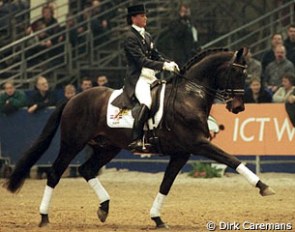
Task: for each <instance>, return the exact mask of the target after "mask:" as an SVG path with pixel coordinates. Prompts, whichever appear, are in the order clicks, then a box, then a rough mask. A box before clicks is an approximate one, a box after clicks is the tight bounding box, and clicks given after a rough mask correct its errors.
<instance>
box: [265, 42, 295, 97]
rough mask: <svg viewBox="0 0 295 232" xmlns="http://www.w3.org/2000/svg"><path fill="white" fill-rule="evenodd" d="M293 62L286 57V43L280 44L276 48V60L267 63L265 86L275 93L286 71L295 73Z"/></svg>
mask: <svg viewBox="0 0 295 232" xmlns="http://www.w3.org/2000/svg"><path fill="white" fill-rule="evenodd" d="M294 72H295V68H294V65H293V63H292V62H291V61H290V60H288V59H287V58H286V49H285V47H284V45H278V46H276V48H275V60H274V61H273V62H271V63H270V64H269V65H267V67H266V69H265V72H264V74H263V78H264V83H265V86H266V87H267V88H268V89H270V90H271V91H272V93H275V92H276V91H277V89H278V88H279V86H280V85H281V82H282V81H281V77H282V76H283V75H284V74H285V73H294Z"/></svg>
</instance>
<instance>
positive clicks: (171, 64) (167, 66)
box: [163, 61, 180, 72]
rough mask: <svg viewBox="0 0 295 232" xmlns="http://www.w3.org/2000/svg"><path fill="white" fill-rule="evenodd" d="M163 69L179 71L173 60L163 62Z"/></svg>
mask: <svg viewBox="0 0 295 232" xmlns="http://www.w3.org/2000/svg"><path fill="white" fill-rule="evenodd" d="M163 70H166V71H169V72H179V71H180V70H179V67H178V65H177V64H176V63H175V62H174V61H171V62H164V65H163Z"/></svg>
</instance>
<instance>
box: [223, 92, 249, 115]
mask: <svg viewBox="0 0 295 232" xmlns="http://www.w3.org/2000/svg"><path fill="white" fill-rule="evenodd" d="M226 108H227V109H228V110H229V111H230V112H232V113H234V114H237V113H239V112H242V111H244V110H245V105H244V100H243V96H240V95H238V96H234V97H233V98H232V100H231V101H228V102H227V103H226Z"/></svg>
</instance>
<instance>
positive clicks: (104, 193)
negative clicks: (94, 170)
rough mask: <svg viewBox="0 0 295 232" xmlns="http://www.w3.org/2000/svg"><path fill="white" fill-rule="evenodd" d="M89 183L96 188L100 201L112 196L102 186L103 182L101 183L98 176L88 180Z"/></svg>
mask: <svg viewBox="0 0 295 232" xmlns="http://www.w3.org/2000/svg"><path fill="white" fill-rule="evenodd" d="M88 184H89V185H90V187H91V188H92V189H93V190H94V192H95V193H96V195H97V197H98V199H99V201H100V202H104V201H107V200H110V196H109V194H108V192H107V191H106V190H105V188H104V187H103V186H102V184H101V183H100V181H99V179H98V178H92V179H90V180H89V181H88Z"/></svg>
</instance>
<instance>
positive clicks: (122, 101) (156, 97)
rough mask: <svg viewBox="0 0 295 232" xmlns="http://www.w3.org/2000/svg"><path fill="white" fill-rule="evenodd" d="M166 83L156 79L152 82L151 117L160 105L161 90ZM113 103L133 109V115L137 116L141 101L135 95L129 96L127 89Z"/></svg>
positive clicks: (119, 106)
mask: <svg viewBox="0 0 295 232" xmlns="http://www.w3.org/2000/svg"><path fill="white" fill-rule="evenodd" d="M164 83H166V81H164V80H156V81H154V82H153V83H152V84H151V87H150V88H151V97H152V106H151V109H150V118H153V117H154V116H155V114H156V112H157V111H158V109H159V106H160V95H161V90H162V88H163V84H164ZM111 104H112V105H114V106H116V107H118V108H120V109H127V110H132V115H133V117H136V116H137V111H138V107H137V106H139V101H138V100H137V99H136V97H135V96H133V97H131V98H130V97H128V94H127V93H126V91H124V90H123V92H122V93H121V94H120V95H119V96H118V97H116V98H115V99H114V100H113V101H112V103H111Z"/></svg>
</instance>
